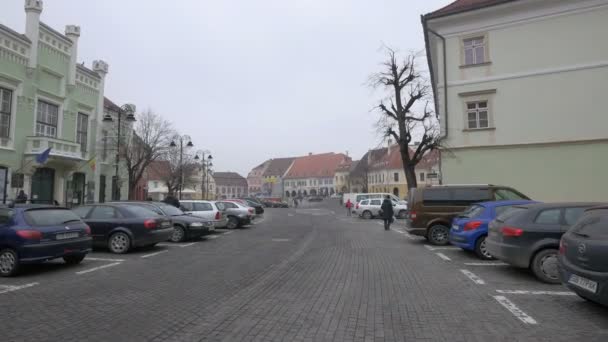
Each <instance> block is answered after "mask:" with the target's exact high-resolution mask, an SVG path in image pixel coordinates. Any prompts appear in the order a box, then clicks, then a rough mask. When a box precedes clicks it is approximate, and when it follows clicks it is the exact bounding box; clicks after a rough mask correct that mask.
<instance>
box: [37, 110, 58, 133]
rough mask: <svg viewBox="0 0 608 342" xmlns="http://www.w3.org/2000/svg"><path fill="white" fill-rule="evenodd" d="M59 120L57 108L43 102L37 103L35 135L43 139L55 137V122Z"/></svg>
mask: <svg viewBox="0 0 608 342" xmlns="http://www.w3.org/2000/svg"><path fill="white" fill-rule="evenodd" d="M58 120H59V106H56V105H54V104H50V103H48V102H44V101H38V112H37V113H36V135H37V136H44V137H52V138H56V137H57V122H58Z"/></svg>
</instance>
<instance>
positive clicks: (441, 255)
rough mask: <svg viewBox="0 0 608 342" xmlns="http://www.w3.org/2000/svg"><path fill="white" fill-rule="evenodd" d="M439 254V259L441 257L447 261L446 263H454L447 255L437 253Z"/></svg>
mask: <svg viewBox="0 0 608 342" xmlns="http://www.w3.org/2000/svg"><path fill="white" fill-rule="evenodd" d="M435 254H437V256H438V257H440V258H441V259H443V260H445V261H452V259H450V258H449V257H448V256H447V255H445V254H443V253H435Z"/></svg>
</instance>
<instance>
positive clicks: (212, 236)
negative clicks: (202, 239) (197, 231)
mask: <svg viewBox="0 0 608 342" xmlns="http://www.w3.org/2000/svg"><path fill="white" fill-rule="evenodd" d="M218 237H219V236H217V235H207V236H206V238H207V239H212V240H213V239H217V238H218Z"/></svg>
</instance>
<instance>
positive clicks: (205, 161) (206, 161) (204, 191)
mask: <svg viewBox="0 0 608 342" xmlns="http://www.w3.org/2000/svg"><path fill="white" fill-rule="evenodd" d="M199 155H200V157H199ZM205 155H207V158H205ZM194 160H200V161H201V168H202V170H203V177H202V178H203V179H202V180H201V181H202V183H201V199H207V195H209V177H208V176H207V174H208V173H209V168H210V167H212V166H213V163H212V162H211V161H212V160H213V156H211V151H209V150H204V151H200V150H199V151H197V152H196V156H195V157H194ZM205 180H206V181H207V186H206V187H205Z"/></svg>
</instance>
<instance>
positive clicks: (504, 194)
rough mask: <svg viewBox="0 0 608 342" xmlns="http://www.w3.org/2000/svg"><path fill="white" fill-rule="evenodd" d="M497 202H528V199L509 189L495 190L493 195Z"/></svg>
mask: <svg viewBox="0 0 608 342" xmlns="http://www.w3.org/2000/svg"><path fill="white" fill-rule="evenodd" d="M494 195H495V196H496V200H497V201H509V200H528V199H529V198H528V197H526V196H524V195H522V194H520V193H518V192H516V191H513V190H509V189H496V192H495V193H494Z"/></svg>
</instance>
